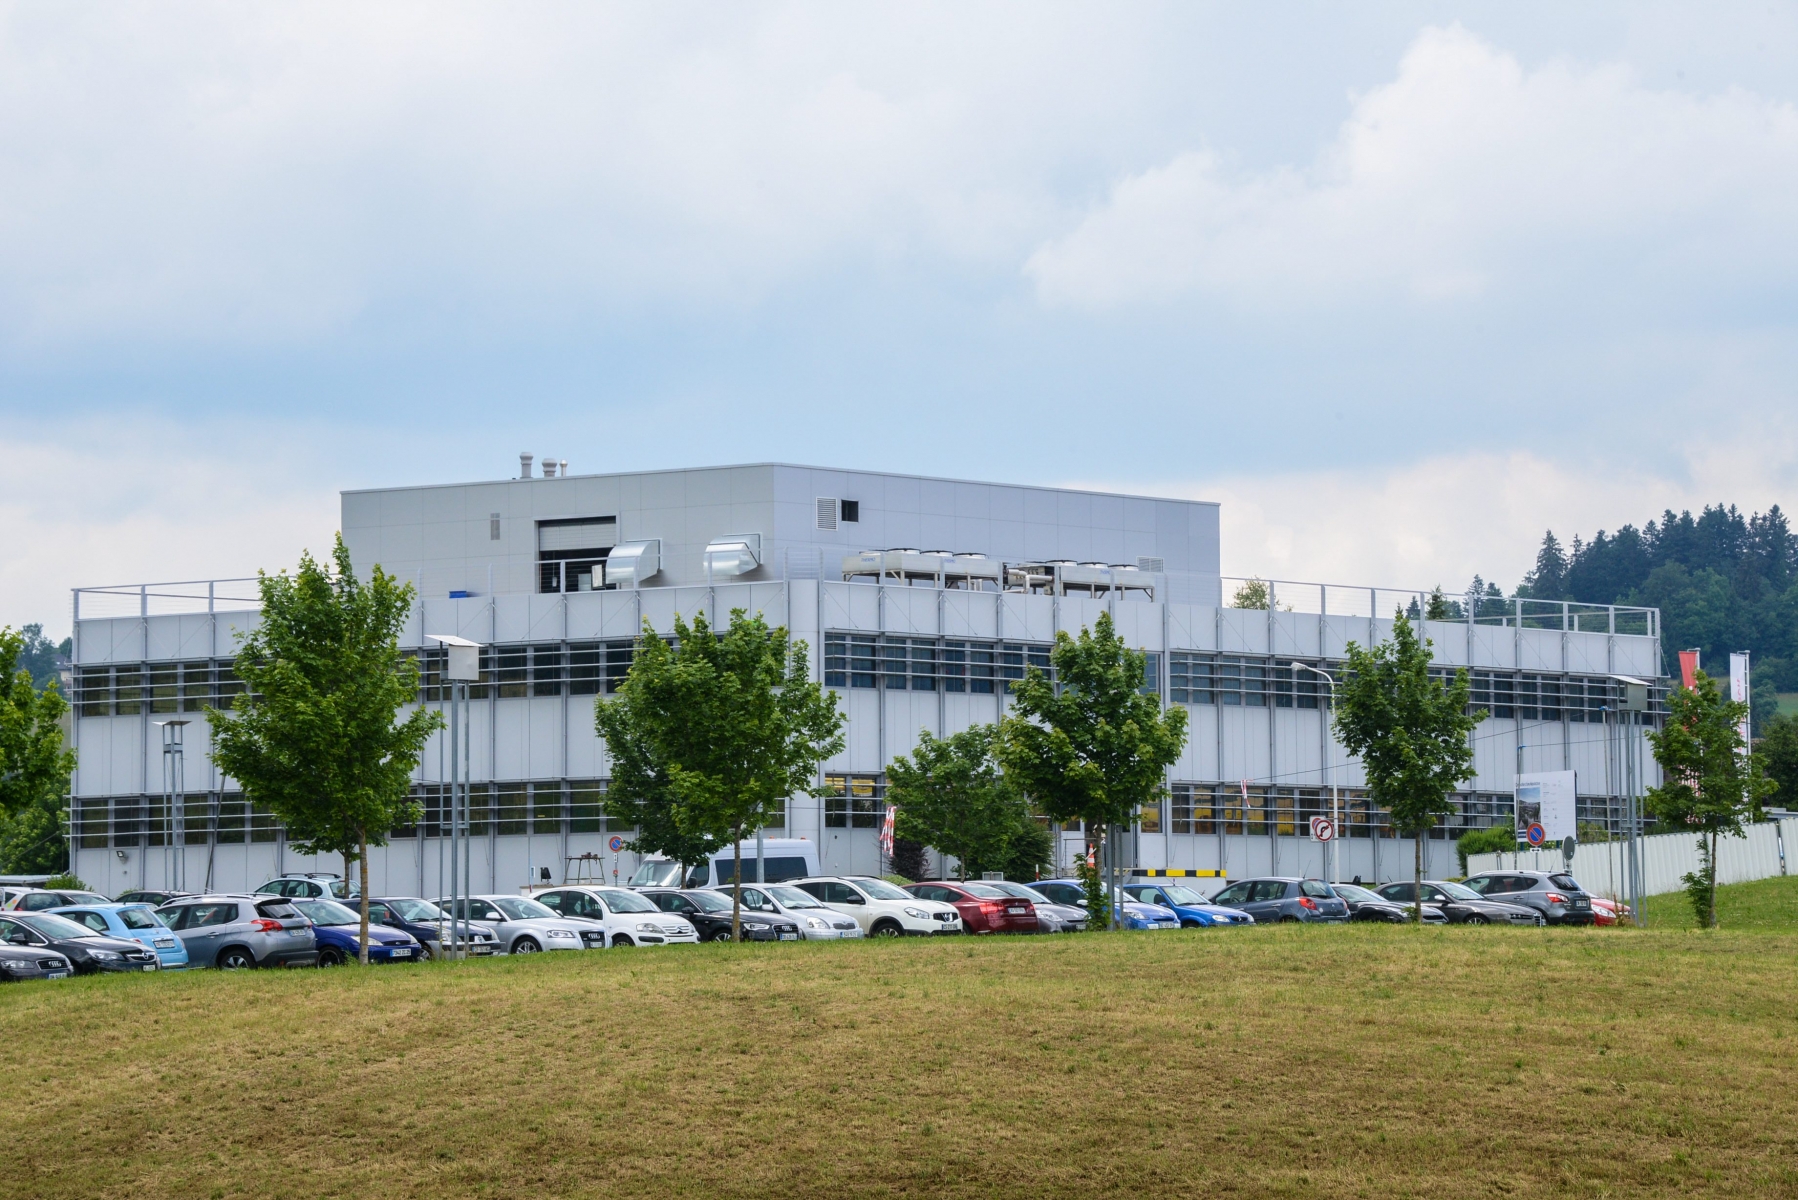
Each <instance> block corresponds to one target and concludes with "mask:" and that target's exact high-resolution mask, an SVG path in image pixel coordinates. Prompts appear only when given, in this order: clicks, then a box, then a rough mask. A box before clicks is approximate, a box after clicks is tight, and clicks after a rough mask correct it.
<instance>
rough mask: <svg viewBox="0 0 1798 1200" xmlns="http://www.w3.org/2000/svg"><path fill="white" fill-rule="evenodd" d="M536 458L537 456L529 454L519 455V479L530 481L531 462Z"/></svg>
mask: <svg viewBox="0 0 1798 1200" xmlns="http://www.w3.org/2000/svg"><path fill="white" fill-rule="evenodd" d="M536 457H537V456H536V455H535V454H528V453H522V452H521V453H520V454H519V456H518V477H519V478H520V479H529V478H530V477H531V461H532V460H533V459H535V458H536Z"/></svg>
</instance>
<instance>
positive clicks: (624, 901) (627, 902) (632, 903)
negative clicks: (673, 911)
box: [599, 888, 662, 912]
mask: <svg viewBox="0 0 1798 1200" xmlns="http://www.w3.org/2000/svg"><path fill="white" fill-rule="evenodd" d="M599 894H600V895H601V896H604V897H605V899H606V904H608V905H609V906H610V907H611V909H612V911H613V912H661V911H662V910H661V909H659V908H657V907H656V906H655V905H653V904H651V903H650V902H649V901H647V900H645V899H644V898H643V897H641V896H639V895H637V893H635V892H627V891H625V890H624V889H623V888H605V889H603V890H602V891H601V892H600V893H599Z"/></svg>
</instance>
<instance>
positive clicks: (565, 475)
mask: <svg viewBox="0 0 1798 1200" xmlns="http://www.w3.org/2000/svg"><path fill="white" fill-rule="evenodd" d="M562 478H563V479H566V478H568V460H567V459H563V460H562Z"/></svg>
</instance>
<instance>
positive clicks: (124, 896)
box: [112, 890, 194, 908]
mask: <svg viewBox="0 0 1798 1200" xmlns="http://www.w3.org/2000/svg"><path fill="white" fill-rule="evenodd" d="M193 894H194V893H193V892H157V891H148V892H146V891H141V890H140V891H135V892H120V893H119V894H118V895H116V896H114V897H113V898H112V899H113V903H115V904H148V905H149V906H150V907H151V908H161V907H162V906H163V905H165V904H172V903H174V902H175V901H176V900H184V899H186V898H187V897H189V896H191V895H193Z"/></svg>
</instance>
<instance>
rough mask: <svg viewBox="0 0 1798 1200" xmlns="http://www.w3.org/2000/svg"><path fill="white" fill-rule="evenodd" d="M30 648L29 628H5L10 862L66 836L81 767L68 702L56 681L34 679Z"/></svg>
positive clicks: (5, 798)
mask: <svg viewBox="0 0 1798 1200" xmlns="http://www.w3.org/2000/svg"><path fill="white" fill-rule="evenodd" d="M26 650H27V638H26V636H25V635H24V634H23V633H21V632H15V631H14V630H12V629H8V628H5V627H0V822H4V826H3V828H4V834H5V839H6V845H5V852H6V854H7V858H8V860H9V865H10V863H11V862H12V861H14V860H15V859H21V860H22V859H26V858H27V857H29V856H31V855H33V854H36V853H37V852H38V851H40V850H42V849H43V847H44V846H45V845H46V844H47V843H46V839H49V840H50V841H55V840H57V839H58V838H60V835H61V821H60V814H61V813H62V812H63V811H64V810H65V808H66V806H67V799H66V798H67V796H68V793H69V776H70V775H71V774H72V773H73V772H74V770H75V754H74V752H73V751H71V750H69V749H67V748H65V747H64V745H63V740H62V718H63V714H65V713H66V712H68V708H69V706H68V703H67V702H66V701H65V700H64V699H63V696H62V692H61V690H60V689H59V688H58V687H57V686H56V683H55V681H54V680H51V681H49V682H48V683H46V684H45V685H44V686H43V687H41V688H40V687H37V686H35V685H34V684H33V683H32V677H31V671H30V669H29V667H28V666H27V665H26V663H25V661H24V660H25V655H26ZM51 857H52V858H61V857H64V855H63V852H61V851H57V852H55V853H54V854H52V856H51ZM35 861H36V860H35V859H34V860H33V862H34V863H35Z"/></svg>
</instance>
